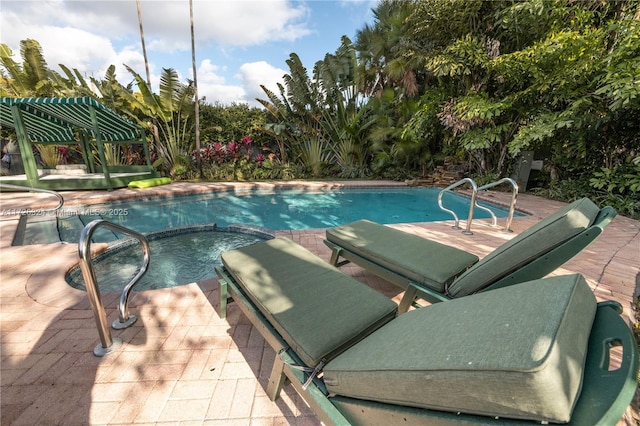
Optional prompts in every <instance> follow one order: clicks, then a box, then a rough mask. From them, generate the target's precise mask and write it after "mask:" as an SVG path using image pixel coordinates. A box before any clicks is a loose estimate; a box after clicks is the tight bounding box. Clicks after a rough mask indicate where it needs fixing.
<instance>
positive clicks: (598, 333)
mask: <svg viewBox="0 0 640 426" xmlns="http://www.w3.org/2000/svg"><path fill="white" fill-rule="evenodd" d="M216 272H217V274H218V278H219V283H220V292H219V304H218V314H219V315H220V317H221V318H225V317H226V310H227V302H228V300H229V299H232V300H233V301H235V302H236V303H237V306H238V307H239V308H240V310H241V311H242V312H243V313H244V315H246V316H247V318H249V320H250V321H251V323H252V324H253V325H254V326H255V328H256V330H258V332H260V334H261V335H262V336H263V337H264V339H265V340H266V341H267V343H268V344H269V345H270V346H271V347H272V348H273V349H274V351H275V352H276V357H275V361H274V364H273V367H272V370H271V374H270V377H269V383H268V386H267V394H268V396H269V398H270V399H271V400H274V401H275V400H276V399H277V398H278V396H279V394H280V392H281V390H282V388H283V386H284V385H285V384H286V383H287V382H289V383H290V384H291V385H292V386H293V388H294V389H295V390H296V392H298V394H299V395H300V396H301V397H302V398H303V399H304V400H305V402H306V403H307V404H309V406H310V407H311V409H312V410H313V412H314V413H315V414H316V415H317V417H318V418H319V419H320V420H321V421H322V422H323V423H324V424H327V425H349V424H395V423H398V422H402V424H406V425H417V424H425V423H427V424H433V423H437V424H443V425H448V424H450V425H461V424H466V425H469V424H474V425H475V424H483V425H531V424H539V423H537V422H533V421H527V420H514V419H502V418H492V417H483V416H477V415H467V414H459V413H448V412H442V411H435V410H427V409H420V408H412V407H405V406H398V405H392V404H385V403H379V402H373V401H364V400H359V399H355V398H348V397H342V396H333V397H332V396H330V395H328V393H327V390H326V387H325V386H324V384H323V382H322V380H321V379H319V378H317V377H315V374H314V372H310V371H308V370H307V369H300V368H299V367H298V366H300V365H302V361H301V359H300V357H298V356H297V354H296V353H295V352H293V351H292V350H291V349H288V350H286V351H282V350H281V348H286V347H288V345H287V343H286V342H285V341H284V339H283V338H282V336H281V335H280V334H279V333H278V332H277V331H276V330H275V328H274V327H273V325H272V324H271V323H270V322H269V321H268V320H267V319H266V318H265V316H264V315H262V313H261V312H260V311H259V310H258V308H257V307H256V306H255V305H254V304H253V303H252V301H251V300H250V299H249V298H248V297H247V296H246V294H245V293H244V291H243V290H242V288H241V286H239V285H238V283H237V282H236V280H235V279H234V277H233V276H232V275H231V274H230V273H229V272H228V271H227V270H226V269H225V268H224V267H222V268H216ZM426 309H428V308H426ZM621 313H622V307H621V305H620V304H619V303H617V302H611V301H607V302H601V303H599V304H598V307H597V311H596V317H595V320H594V323H593V326H592V330H591V335H590V338H589V344H588V355H587V359H586V364H585V370H584V381H583V385H582V390H581V393H580V397H579V399H578V402H577V404H576V406H575V408H574V411H573V414H572V418H571V421H570V422H569V423H566V424H567V425H584V424H591V425H611V424H615V423H616V422H617V421H618V420H619V419H620V418H621V417H622V415H623V413H624V412H625V410H626V408H627V406H628V404H629V401H630V400H631V398H632V396H633V394H634V392H635V389H636V377H635V376H636V374H637V371H638V350H637V346H636V345H637V344H636V341H635V339H634V337H633V335H632V334H631V331H630V329H629V327H628V326H627V324H626V323H625V321H624V320H623V319H622V318H621V317H620V314H621ZM614 346H620V347H621V348H622V359H621V364H620V366H619V368H617V369H615V370H612V371H609V366H610V364H611V354H610V350H611V348H612V347H614ZM305 370H307V371H305Z"/></svg>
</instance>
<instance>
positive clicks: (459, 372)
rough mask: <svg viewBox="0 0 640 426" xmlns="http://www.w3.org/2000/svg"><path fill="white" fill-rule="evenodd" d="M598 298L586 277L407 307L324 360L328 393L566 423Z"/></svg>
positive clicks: (579, 380) (578, 387) (579, 381)
mask: <svg viewBox="0 0 640 426" xmlns="http://www.w3.org/2000/svg"><path fill="white" fill-rule="evenodd" d="M595 310H596V301H595V298H594V296H593V293H592V292H591V290H590V289H589V286H588V285H587V284H586V282H585V281H584V278H582V276H580V275H568V276H561V277H554V278H547V279H543V280H537V281H530V282H527V283H523V284H517V285H514V286H510V287H506V288H502V289H497V290H495V291H490V292H486V293H479V294H476V295H473V296H469V297H464V298H461V299H455V300H452V301H449V302H444V303H439V304H436V305H432V306H429V307H425V308H421V309H417V310H414V311H410V312H408V313H406V314H404V315H401V316H400V317H398V318H397V319H395V320H394V321H391V322H390V323H389V324H387V325H386V326H384V327H382V328H380V329H379V330H377V331H376V332H374V333H373V334H371V335H370V336H368V337H367V338H365V339H364V340H363V341H362V342H360V343H358V344H357V345H355V346H353V347H352V348H350V349H348V350H347V351H345V352H344V353H343V354H341V355H339V356H338V357H336V358H335V359H334V360H333V361H331V362H329V363H328V364H327V365H326V366H325V368H324V381H325V384H326V386H327V390H328V391H329V392H331V393H334V394H337V395H342V396H347V397H353V398H360V399H366V400H373V401H378V402H386V403H391V404H397V405H403V406H413V407H421V408H432V409H436V410H443V411H452V412H462V413H468V414H480V415H486V416H499V417H508V418H518V419H531V420H537V421H552V422H567V421H568V420H569V419H570V416H571V412H572V410H573V407H574V404H575V402H576V400H577V397H578V395H579V393H580V390H581V386H582V376H583V368H584V362H585V358H586V352H587V344H588V341H589V335H590V330H591V325H592V322H593V319H594V316H595Z"/></svg>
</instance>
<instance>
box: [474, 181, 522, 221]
mask: <svg viewBox="0 0 640 426" xmlns="http://www.w3.org/2000/svg"><path fill="white" fill-rule="evenodd" d="M504 182H507V183H509V184H511V188H512V189H511V204H510V205H509V214H508V215H507V224H506V226H505V227H504V228H503V229H502V230H503V231H505V232H513V231H512V230H511V221H512V219H513V213H514V211H515V209H516V199H517V198H518V184H517V183H516V181H515V180H513V179H511V178H502V179H500V180H497V181H495V182H491V183H488V184H486V185H483V186H481V187H480V188H478V192H480V191H484V190H487V189H489V188H493V187H494V186H498V185H500V184H502V183H504ZM476 207H479V208H481V209H482V210H485V211H487V212H489V214H490V215H491V218H492V219H493V224H492V225H493V226H497V223H498V219H496V215H495V214H494V213H493V212H492V211H491V209H488V208H486V207H483V206H481V205H479V204H478V203H477V202H476Z"/></svg>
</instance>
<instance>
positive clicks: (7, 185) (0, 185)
mask: <svg viewBox="0 0 640 426" xmlns="http://www.w3.org/2000/svg"><path fill="white" fill-rule="evenodd" d="M0 188H7V189H22V190H25V191H33V192H43V193H45V194H51V195H55V196H56V197H58V205H57V206H55V207H53V208H50V209H39V210H38V213H49V212H55V211H58V210H60V209H61V208H62V205H63V204H64V198H62V194H60V193H59V192H56V191H51V190H49V189H42V188H33V187H31V186H21V185H13V184H10V183H0ZM30 211H31V210H25V214H28V213H29V212H30Z"/></svg>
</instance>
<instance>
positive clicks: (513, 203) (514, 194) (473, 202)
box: [438, 178, 518, 235]
mask: <svg viewBox="0 0 640 426" xmlns="http://www.w3.org/2000/svg"><path fill="white" fill-rule="evenodd" d="M504 182H508V183H510V184H511V186H512V193H511V194H512V195H511V204H510V206H509V214H508V216H507V225H506V227H505V228H504V229H503V231H505V232H512V231H511V221H512V219H513V213H514V211H515V206H516V199H517V197H518V184H517V183H516V182H515V181H514V180H513V179H511V178H502V179H500V180H497V181H495V182H491V183H488V184H486V185H483V186H481V187H478V185H477V184H476V182H475V181H474V180H473V179H471V178H463V179H460V180H459V181H457V182H455V183H453V184H451V185H449V186H447V187H446V188H444V189H443V190H442V191H440V193H439V194H438V206H439V207H440V209H441V210H443V211H446V212H448V213H451V215H452V216H453V219H454V225H453V226H452V228H453V229H462V228H460V226H459V224H460V219H459V218H458V215H457V214H456V213H455V212H454V211H453V210H450V209H447V208H445V207H444V206H443V205H442V197H443V195H444V193H445V192H450V191H451V190H452V189H454V188H457V187H458V186H461V185H464V184H465V183H468V184H469V185H471V203H470V205H469V216H468V217H467V226H466V228H465V229H464V230H463V231H462V233H463V234H464V235H473V232H471V222H473V213H474V210H475V208H476V207H478V208H480V209H482V210H485V211H487V212H489V214H490V215H491V218H492V226H497V218H496V215H495V214H494V213H493V212H492V211H491V209H488V208H487V207H484V206H481V205H480V204H479V203H478V202H477V197H478V192H480V191H485V190H487V189H489V188H493V187H494V186H497V185H500V184H502V183H504Z"/></svg>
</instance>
